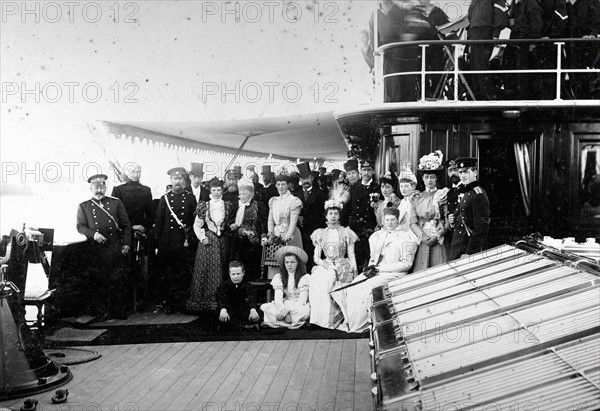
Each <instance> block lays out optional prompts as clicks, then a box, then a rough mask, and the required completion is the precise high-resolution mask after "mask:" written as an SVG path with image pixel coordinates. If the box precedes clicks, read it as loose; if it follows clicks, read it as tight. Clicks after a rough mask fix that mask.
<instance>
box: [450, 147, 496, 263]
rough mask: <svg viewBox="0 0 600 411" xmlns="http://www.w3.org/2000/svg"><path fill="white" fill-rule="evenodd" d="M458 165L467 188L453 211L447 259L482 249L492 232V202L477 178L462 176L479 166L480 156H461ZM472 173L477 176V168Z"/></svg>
mask: <svg viewBox="0 0 600 411" xmlns="http://www.w3.org/2000/svg"><path fill="white" fill-rule="evenodd" d="M456 164H457V165H458V170H459V174H460V175H461V181H462V182H463V184H464V185H465V187H464V193H463V194H460V195H459V198H460V200H459V203H458V207H457V208H456V211H455V212H454V224H455V225H454V232H453V234H452V245H451V246H450V255H449V256H448V261H452V260H455V259H457V258H460V257H461V256H462V255H465V254H475V253H478V252H480V251H483V250H484V249H485V244H486V241H487V237H488V234H489V231H490V201H489V199H488V196H487V194H486V193H485V191H484V190H483V188H481V186H479V183H478V182H477V180H476V179H474V178H473V179H472V181H468V180H464V179H463V174H465V173H466V172H469V170H471V169H472V168H473V167H476V166H477V159H476V158H459V159H457V160H456ZM471 173H473V175H474V176H476V174H475V173H476V171H471ZM465 182H466V184H465Z"/></svg>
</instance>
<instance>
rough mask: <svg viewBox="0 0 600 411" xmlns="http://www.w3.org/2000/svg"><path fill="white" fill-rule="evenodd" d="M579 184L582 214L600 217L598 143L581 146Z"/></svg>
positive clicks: (599, 153)
mask: <svg viewBox="0 0 600 411" xmlns="http://www.w3.org/2000/svg"><path fill="white" fill-rule="evenodd" d="M579 160H580V166H581V168H580V174H579V184H580V192H581V199H582V201H581V203H582V204H581V206H582V211H583V215H585V216H593V217H594V218H599V217H600V144H598V143H595V144H585V145H584V146H583V147H581V154H580V157H579Z"/></svg>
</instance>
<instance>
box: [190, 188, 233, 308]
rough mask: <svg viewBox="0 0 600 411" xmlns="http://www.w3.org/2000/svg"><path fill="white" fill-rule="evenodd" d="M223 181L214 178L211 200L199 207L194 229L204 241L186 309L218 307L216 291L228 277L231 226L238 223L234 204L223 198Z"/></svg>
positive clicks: (198, 253)
mask: <svg viewBox="0 0 600 411" xmlns="http://www.w3.org/2000/svg"><path fill="white" fill-rule="evenodd" d="M222 195H223V182H222V181H221V180H218V179H213V180H211V181H210V201H200V202H199V203H198V208H197V209H196V219H195V221H194V232H195V233H196V236H197V237H198V239H199V240H200V244H198V251H197V252H196V263H195V264H194V274H193V276H192V284H191V286H190V295H189V298H188V301H187V304H186V308H187V309H188V310H190V311H210V310H216V309H217V301H216V297H215V295H216V292H217V288H219V286H220V285H221V283H222V282H223V280H224V279H225V278H226V277H227V276H228V274H227V269H228V263H229V261H228V257H229V247H230V243H231V231H230V228H229V227H230V225H231V224H232V223H233V222H234V218H235V212H234V210H233V204H232V203H230V202H228V201H223V199H222V198H221V197H222Z"/></svg>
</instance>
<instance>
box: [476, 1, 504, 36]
mask: <svg viewBox="0 0 600 411" xmlns="http://www.w3.org/2000/svg"><path fill="white" fill-rule="evenodd" d="M468 16H469V29H474V28H481V27H486V28H491V29H492V30H493V31H492V36H493V37H494V38H498V36H499V35H500V32H501V31H502V29H504V28H505V27H507V26H508V6H507V4H506V0H473V1H472V2H471V4H470V5H469V11H468ZM474 40H476V39H474ZM482 40H485V39H482Z"/></svg>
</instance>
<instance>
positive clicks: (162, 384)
mask: <svg viewBox="0 0 600 411" xmlns="http://www.w3.org/2000/svg"><path fill="white" fill-rule="evenodd" d="M194 318H195V317H193V316H183V315H177V316H165V315H164V314H161V313H158V314H151V313H147V314H137V315H134V316H132V317H130V318H129V319H128V320H126V321H119V320H113V321H108V322H104V323H97V324H96V325H98V326H103V327H119V326H122V325H129V324H156V323H164V322H167V321H168V322H175V323H184V322H188V321H190V320H193V319H194ZM92 344H93V342H92ZM80 348H84V349H89V350H93V351H97V352H98V353H99V354H100V355H101V356H100V358H98V359H96V360H93V361H90V362H87V363H83V364H76V365H71V366H69V367H70V369H71V371H72V373H73V379H72V380H71V381H70V382H69V383H68V384H66V385H64V386H63V387H61V388H63V389H68V390H69V397H68V402H67V403H66V404H63V405H62V406H58V405H54V404H52V402H51V398H52V395H53V393H54V391H49V392H44V393H37V394H32V395H29V396H28V397H30V398H36V399H37V400H38V401H39V405H38V409H71V410H78V409H85V410H290V409H293V410H307V409H310V410H351V409H354V410H367V409H372V399H371V392H370V390H371V388H372V386H371V382H370V372H371V371H370V365H369V346H368V339H366V338H358V339H312V340H301V339H290V340H254V341H231V340H230V341H206V342H174V343H150V344H126V345H88V346H83V347H80ZM22 403H23V399H15V400H11V401H8V402H6V403H0V407H2V406H4V407H12V408H14V409H19V407H20V406H21V405H22ZM49 407H51V408H49ZM61 407H64V408H61Z"/></svg>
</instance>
